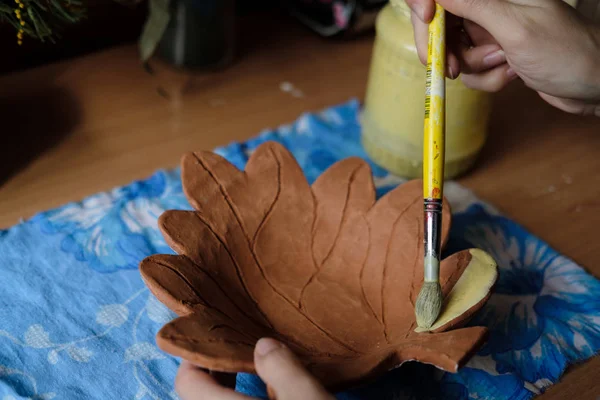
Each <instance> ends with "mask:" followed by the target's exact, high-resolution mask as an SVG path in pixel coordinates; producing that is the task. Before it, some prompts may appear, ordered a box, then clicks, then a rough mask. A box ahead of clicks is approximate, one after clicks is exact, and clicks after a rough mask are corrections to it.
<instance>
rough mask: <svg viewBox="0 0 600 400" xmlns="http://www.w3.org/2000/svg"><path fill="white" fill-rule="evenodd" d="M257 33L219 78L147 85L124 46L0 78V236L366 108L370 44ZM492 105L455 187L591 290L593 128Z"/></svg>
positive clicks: (559, 392)
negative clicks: (233, 145) (188, 160)
mask: <svg viewBox="0 0 600 400" xmlns="http://www.w3.org/2000/svg"><path fill="white" fill-rule="evenodd" d="M258 26H262V28H261V30H260V31H256V29H255V28H257V27H258ZM252 28H253V29H248V32H247V33H244V34H243V35H242V38H243V41H242V42H241V43H240V52H241V55H240V59H239V60H238V62H237V63H236V64H235V65H234V66H232V67H231V68H229V69H227V70H225V71H222V72H217V73H204V74H187V73H183V72H176V71H173V70H170V69H168V68H165V67H164V66H163V67H160V68H158V67H157V68H156V69H155V72H154V74H153V75H151V74H148V73H146V72H145V71H144V70H143V69H142V68H141V66H140V64H139V62H138V58H137V57H138V56H137V53H136V47H135V46H133V45H131V46H125V47H118V48H114V49H111V50H108V51H104V52H101V53H98V54H94V55H90V56H86V57H84V58H80V59H76V60H71V61H68V62H64V63H59V64H54V65H49V66H45V67H41V68H37V69H32V70H29V71H24V72H20V73H16V74H12V75H9V76H4V77H0V116H2V118H1V121H2V129H1V131H0V132H1V133H0V135H1V137H2V139H3V144H4V145H3V146H2V147H3V149H2V157H1V158H0V227H9V226H10V225H12V224H15V223H16V222H18V220H19V218H21V217H22V218H28V217H30V216H32V215H33V214H34V213H36V212H38V211H42V210H45V209H48V208H53V207H56V206H59V205H62V204H64V203H66V202H68V201H76V200H80V199H82V198H83V197H85V196H87V195H91V194H93V193H96V192H98V191H102V190H107V189H111V188H113V187H115V186H118V185H124V184H127V183H129V182H131V181H132V180H134V179H141V178H145V177H147V176H149V175H150V174H151V173H152V172H153V171H155V170H156V169H158V168H169V167H174V166H176V165H177V164H178V162H179V158H180V156H181V154H182V153H184V152H186V151H189V150H199V149H212V148H214V147H216V146H220V145H224V144H227V143H229V142H230V141H238V140H243V139H246V138H249V137H251V136H253V135H256V134H257V133H259V132H260V131H261V130H262V129H264V128H273V127H276V126H278V125H280V124H282V123H287V122H291V121H293V120H294V119H295V118H297V117H298V116H299V114H301V113H302V112H305V111H313V110H319V109H322V108H325V107H327V106H330V105H334V104H337V103H341V102H345V101H347V100H349V99H351V98H353V97H357V98H359V99H362V98H363V96H364V93H365V88H366V81H367V74H368V69H369V63H370V56H371V48H372V44H373V38H372V36H367V37H363V38H360V39H356V40H350V41H336V40H333V41H326V40H323V39H320V38H318V37H316V36H314V35H312V34H311V33H310V32H308V31H306V30H304V29H303V28H301V27H298V26H297V25H296V24H295V23H293V22H290V21H289V20H286V19H282V18H279V17H277V18H265V20H263V21H256V22H255V26H254V27H252ZM251 31H254V32H255V33H251ZM284 81H289V82H291V83H293V84H294V85H295V86H296V87H298V88H300V89H301V90H302V92H303V93H304V97H302V98H296V97H293V96H291V95H290V94H288V93H285V92H283V91H281V90H280V88H279V85H280V84H281V83H282V82H284ZM496 103H497V104H496V106H495V111H494V113H493V116H492V121H491V127H490V133H489V135H490V137H489V140H488V144H487V146H486V148H485V150H484V152H483V154H482V157H481V160H480V162H479V163H478V165H477V167H476V169H475V170H473V171H472V172H471V173H470V174H469V175H468V176H466V177H464V178H462V179H460V182H461V183H462V184H463V185H465V186H467V187H469V188H471V189H472V190H474V191H475V192H476V193H477V194H478V195H479V196H480V197H481V198H483V199H484V200H487V201H489V202H491V203H492V204H494V205H495V206H496V207H498V208H499V209H500V210H501V211H502V212H504V213H505V214H506V215H508V216H509V217H511V218H513V219H514V220H516V221H518V222H519V223H521V224H522V225H523V226H524V227H525V228H527V229H528V230H530V231H531V232H533V233H534V234H536V235H538V236H539V237H541V238H543V239H544V240H546V241H547V242H548V243H549V244H550V245H551V246H553V247H554V248H556V249H557V250H558V251H560V252H561V253H563V254H565V255H567V256H569V257H570V258H572V259H574V260H575V261H576V262H578V263H579V264H580V265H583V266H584V267H586V268H587V269H588V270H589V271H590V272H591V273H592V274H594V275H595V276H596V277H600V262H598V261H599V260H600V241H599V240H597V237H596V232H597V230H596V226H600V212H599V211H600V196H599V195H600V189H599V187H600V174H598V171H600V157H599V154H600V119H597V118H596V119H594V118H580V117H577V116H571V115H566V114H564V113H562V112H559V111H557V110H554V109H552V108H551V107H550V106H547V105H545V104H544V103H543V102H542V101H541V100H540V99H539V98H538V96H537V95H536V94H535V93H532V92H530V91H529V90H527V89H525V88H523V87H522V86H521V85H520V84H519V83H516V84H515V85H513V86H512V87H510V88H508V89H507V90H505V91H504V92H502V93H500V94H499V95H497V99H496ZM598 370H600V357H596V358H595V359H593V360H591V361H589V362H587V363H584V364H582V365H579V366H577V367H573V368H571V369H570V370H569V371H568V373H567V374H566V375H565V376H564V378H563V381H562V382H561V383H559V384H558V385H556V386H554V387H552V388H551V389H550V390H549V391H548V392H547V393H546V394H544V395H543V396H541V397H540V398H542V399H567V398H573V397H574V396H576V397H577V398H579V399H593V400H596V399H597V398H598V396H600V382H598V377H600V374H598V372H597V371H598Z"/></svg>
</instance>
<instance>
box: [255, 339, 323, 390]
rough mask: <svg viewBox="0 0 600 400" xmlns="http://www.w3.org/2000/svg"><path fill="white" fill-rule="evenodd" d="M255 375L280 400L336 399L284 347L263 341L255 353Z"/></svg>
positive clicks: (266, 340)
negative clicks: (256, 374)
mask: <svg viewBox="0 0 600 400" xmlns="http://www.w3.org/2000/svg"><path fill="white" fill-rule="evenodd" d="M254 365H255V367H256V372H257V373H258V375H259V376H260V377H261V379H262V380H263V381H264V382H265V383H266V384H267V386H268V387H269V388H270V390H271V392H273V393H274V395H275V398H276V399H277V400H305V399H314V400H330V399H333V397H331V396H330V395H329V394H328V393H327V392H326V391H325V389H324V388H323V387H322V386H321V384H320V383H319V382H318V381H317V380H316V379H315V378H314V377H313V376H312V375H310V374H309V373H308V371H306V369H305V368H304V367H303V366H302V364H301V363H300V361H299V360H298V359H297V358H296V357H295V356H294V354H293V353H292V352H291V351H290V349H288V348H287V347H286V346H285V345H283V344H282V343H280V342H278V341H276V340H273V339H269V338H263V339H260V340H259V341H258V343H256V348H255V350H254Z"/></svg>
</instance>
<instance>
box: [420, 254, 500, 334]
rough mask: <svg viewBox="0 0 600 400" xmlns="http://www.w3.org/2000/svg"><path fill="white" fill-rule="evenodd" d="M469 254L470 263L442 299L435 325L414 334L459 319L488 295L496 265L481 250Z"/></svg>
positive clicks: (494, 280) (493, 279) (431, 329)
mask: <svg viewBox="0 0 600 400" xmlns="http://www.w3.org/2000/svg"><path fill="white" fill-rule="evenodd" d="M469 252H470V253H471V256H472V258H471V261H470V262H469V264H468V265H467V267H466V268H465V271H464V272H463V274H462V275H461V277H460V278H459V279H458V282H456V284H455V285H454V287H453V288H452V290H451V291H450V293H449V294H448V296H447V297H446V299H444V306H443V308H442V312H441V314H440V316H439V317H438V319H437V321H435V324H433V326H431V328H429V329H423V328H417V329H415V332H426V331H435V330H436V329H438V328H439V327H441V326H443V325H446V324H447V323H448V322H450V321H452V320H454V319H456V318H458V317H460V316H461V315H462V314H463V313H465V312H467V311H468V310H469V309H471V307H473V306H474V305H476V304H477V303H479V302H480V301H481V300H483V299H484V298H485V297H486V296H487V295H488V293H489V292H490V290H491V289H492V286H493V285H494V283H495V282H496V279H497V277H498V269H497V264H496V262H495V261H494V259H493V258H492V257H491V256H490V255H489V254H487V253H486V252H485V251H483V250H480V249H470V250H469Z"/></svg>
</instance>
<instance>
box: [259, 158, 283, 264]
mask: <svg viewBox="0 0 600 400" xmlns="http://www.w3.org/2000/svg"><path fill="white" fill-rule="evenodd" d="M271 154H272V155H273V158H274V159H275V161H276V163H277V192H275V197H274V198H273V202H272V203H271V205H270V206H269V208H268V209H267V212H266V213H265V216H264V217H263V218H262V219H261V220H260V222H259V223H258V228H257V229H256V232H254V237H253V238H252V252H253V253H256V238H257V237H258V235H259V233H260V231H261V230H262V227H263V226H264V225H265V224H266V223H267V220H268V219H269V216H270V215H271V213H272V212H273V210H274V209H275V204H276V203H277V201H278V200H279V195H280V194H281V163H280V162H279V160H278V159H277V156H276V155H275V153H273V151H271Z"/></svg>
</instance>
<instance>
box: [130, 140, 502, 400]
mask: <svg viewBox="0 0 600 400" xmlns="http://www.w3.org/2000/svg"><path fill="white" fill-rule="evenodd" d="M182 181H183V188H184V192H185V195H186V196H187V198H188V200H189V202H190V204H191V205H192V207H193V208H194V211H167V212H165V213H164V214H163V215H162V216H161V217H160V219H159V225H160V229H161V231H162V233H163V235H164V237H165V239H166V241H167V242H168V244H169V245H170V246H171V248H172V249H173V250H174V251H175V252H177V253H178V255H166V254H159V255H153V256H150V257H148V258H146V259H145V260H143V261H142V263H141V265H140V269H141V274H142V277H143V279H144V281H145V282H146V285H147V286H148V287H149V288H150V290H151V291H152V293H154V295H155V296H156V297H157V298H158V299H159V300H160V301H161V302H163V303H164V304H165V305H166V306H167V307H169V308H170V309H171V310H173V311H174V312H176V313H177V314H178V315H179V318H177V319H175V320H173V321H171V322H170V323H168V324H166V325H165V326H164V327H163V328H162V329H161V330H160V332H159V333H158V335H157V344H158V346H159V347H160V348H161V349H162V350H164V351H165V352H167V353H170V354H172V355H174V356H178V357H182V358H184V359H186V360H188V361H190V362H192V363H194V364H197V365H199V366H201V367H204V368H206V369H209V370H212V371H221V372H231V373H235V372H250V373H254V371H255V370H254V364H253V350H254V344H255V343H256V341H257V340H258V339H259V338H261V337H265V336H268V337H273V338H276V339H278V340H280V341H283V342H284V343H286V344H287V345H288V346H289V347H290V348H291V349H292V350H293V351H294V352H295V353H296V354H297V355H298V356H299V357H300V359H301V360H302V362H303V363H304V364H305V365H306V366H307V368H308V369H309V370H310V371H311V372H312V373H313V374H314V375H316V377H317V378H318V379H319V380H320V381H321V382H322V383H323V384H324V385H325V386H326V387H327V388H328V389H330V390H344V389H347V388H350V387H352V386H355V385H358V384H361V383H363V382H365V381H366V380H369V379H372V378H375V377H377V376H379V375H381V374H383V373H384V372H386V371H388V370H390V369H393V368H395V367H397V366H399V365H400V364H402V363H403V362H405V361H409V360H415V361H419V362H422V363H429V364H433V365H435V366H437V367H438V368H441V369H443V370H446V371H449V372H456V371H457V370H458V369H459V368H460V367H461V366H462V365H463V364H464V363H465V362H466V361H467V360H468V359H469V357H470V356H471V355H472V354H473V353H474V352H475V351H477V349H478V348H479V347H480V345H482V344H483V342H484V340H485V338H486V333H487V331H486V328H484V327H469V328H461V326H463V325H464V324H465V323H466V321H467V319H468V318H469V317H470V316H471V315H472V314H473V313H474V312H476V311H477V310H478V309H480V308H481V307H482V306H483V304H484V303H485V302H486V300H487V299H488V297H489V295H490V293H491V290H492V286H493V285H494V283H495V281H496V278H497V270H496V264H495V263H494V260H492V258H491V257H490V256H489V255H487V254H486V253H484V252H483V251H481V250H478V249H471V250H466V251H463V252H460V253H456V254H454V255H452V256H450V257H448V258H447V259H445V260H443V262H442V265H441V280H440V282H441V285H442V289H443V293H444V296H445V303H444V308H443V311H442V314H441V316H440V317H439V319H438V321H437V322H436V324H435V325H434V326H433V327H432V328H431V329H430V330H429V331H427V332H419V329H416V328H417V326H416V322H415V316H414V303H415V299H416V297H417V295H418V293H419V290H420V287H421V282H422V279H423V198H422V183H421V181H418V180H415V181H410V182H407V183H404V184H402V185H400V186H399V187H398V188H396V189H394V190H392V191H391V192H389V193H388V194H387V195H385V196H384V197H382V198H381V199H379V200H378V201H377V202H376V200H375V187H374V184H373V178H372V175H371V170H370V168H369V166H368V164H367V163H366V162H365V161H363V160H361V159H359V158H348V159H345V160H343V161H340V162H338V163H336V164H334V165H333V166H332V167H330V168H329V169H328V170H327V171H325V172H324V173H323V174H322V175H321V176H320V177H319V178H318V179H317V180H316V182H315V183H314V184H313V185H312V186H310V185H309V184H308V182H307V180H306V178H305V176H304V175H303V173H302V170H301V169H300V167H299V165H298V164H297V163H296V160H295V159H294V157H293V156H292V155H291V154H290V153H289V152H288V151H287V150H286V149H285V148H284V147H283V146H281V145H280V144H277V143H273V142H268V143H265V144H263V145H261V146H260V147H259V148H258V149H256V151H255V152H254V153H253V155H252V156H251V158H250V160H249V162H248V164H247V166H246V169H245V171H240V170H238V169H237V168H236V167H234V166H233V165H231V164H230V163H229V162H227V161H226V160H225V159H224V158H222V157H220V156H218V155H216V154H214V153H212V152H197V153H190V154H187V155H185V156H184V157H183V160H182ZM445 204H446V206H445V209H444V213H443V218H444V219H443V233H442V242H443V243H444V244H445V242H446V240H447V237H448V231H449V228H450V218H451V215H450V209H449V208H448V206H447V204H448V203H447V202H445Z"/></svg>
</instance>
